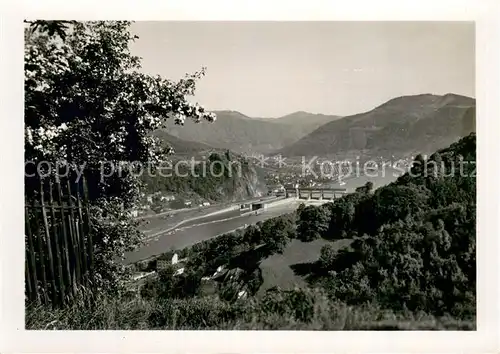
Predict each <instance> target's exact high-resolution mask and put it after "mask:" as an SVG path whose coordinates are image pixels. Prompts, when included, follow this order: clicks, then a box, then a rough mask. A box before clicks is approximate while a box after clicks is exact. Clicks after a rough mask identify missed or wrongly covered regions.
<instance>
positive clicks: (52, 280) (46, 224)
mask: <svg viewBox="0 0 500 354" xmlns="http://www.w3.org/2000/svg"><path fill="white" fill-rule="evenodd" d="M43 194H44V190H43V179H40V204H41V206H42V218H43V228H44V230H45V242H46V243H47V256H48V260H49V272H50V284H51V286H52V294H51V295H52V304H55V303H56V302H57V287H56V273H55V271H54V257H53V255H52V242H51V241H50V239H51V237H50V226H49V220H48V218H47V210H45V203H44V198H43Z"/></svg>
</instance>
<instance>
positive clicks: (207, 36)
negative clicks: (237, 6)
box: [132, 22, 475, 117]
mask: <svg viewBox="0 0 500 354" xmlns="http://www.w3.org/2000/svg"><path fill="white" fill-rule="evenodd" d="M132 31H133V33H135V34H137V35H138V36H139V37H140V38H139V39H138V40H137V41H136V42H135V43H134V44H133V45H132V53H133V54H135V55H139V56H141V57H142V58H143V61H142V63H143V69H144V71H145V72H147V73H151V74H160V75H162V76H164V77H168V78H171V79H179V78H181V77H182V76H183V75H184V74H185V73H187V72H194V71H197V70H199V69H200V68H201V67H202V66H205V67H207V75H206V76H205V77H204V78H203V79H202V80H201V81H200V82H199V83H198V86H197V94H196V100H197V101H198V102H199V103H201V104H203V105H204V106H205V107H206V108H207V109H210V110H217V109H229V110H236V111H240V112H241V113H244V114H246V115H249V116H254V117H277V116H282V115H285V114H288V113H292V112H295V111H300V110H302V111H308V112H312V113H324V114H338V115H349V114H355V113H360V112H363V111H367V110H370V109H372V108H374V107H375V106H378V105H379V104H382V103H384V102H385V101H387V100H389V99H391V98H394V97H397V96H402V95H411V94H420V93H434V94H445V93H449V92H452V93H456V94H462V95H466V96H471V97H475V91H474V86H475V85H474V82H475V74H474V73H475V51H474V41H475V39H474V37H475V34H474V24H473V23H464V22H462V23H457V22H434V23H430V22H406V23H405V22H136V23H135V24H133V25H132Z"/></svg>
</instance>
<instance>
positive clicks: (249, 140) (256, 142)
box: [167, 111, 338, 153]
mask: <svg viewBox="0 0 500 354" xmlns="http://www.w3.org/2000/svg"><path fill="white" fill-rule="evenodd" d="M215 113H216V115H217V120H216V121H215V122H213V123H208V122H200V123H194V122H192V121H189V120H187V121H186V123H185V125H184V126H183V127H179V126H175V125H173V126H172V127H171V128H169V129H168V130H167V132H168V134H170V135H173V136H175V137H178V138H180V139H183V140H188V141H196V142H200V143H203V144H207V145H210V146H213V147H216V148H221V149H230V150H232V151H236V152H261V153H265V152H270V151H273V150H276V149H280V148H282V147H284V146H286V145H290V144H293V143H294V142H296V141H298V140H299V139H300V138H302V137H304V136H305V135H307V134H309V133H311V132H312V131H314V130H315V129H316V128H318V127H319V126H321V125H322V124H324V123H326V122H329V121H331V120H335V119H337V118H338V117H337V116H328V115H321V114H311V113H307V112H296V113H292V114H290V115H287V116H284V117H280V118H250V117H248V116H246V115H244V114H242V113H240V112H236V111H215Z"/></svg>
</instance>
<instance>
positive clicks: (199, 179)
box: [143, 151, 266, 201]
mask: <svg viewBox="0 0 500 354" xmlns="http://www.w3.org/2000/svg"><path fill="white" fill-rule="evenodd" d="M178 161H179V160H175V159H174V160H173V165H174V166H175V165H176V164H178V165H177V169H178V173H174V169H172V170H171V171H170V174H168V175H167V174H163V175H162V174H160V173H159V171H158V173H155V174H154V175H153V174H152V175H148V174H144V175H143V182H144V185H145V191H146V192H147V193H156V192H161V193H167V194H174V195H178V196H183V197H192V196H194V197H196V198H201V199H204V200H210V201H232V200H242V199H246V198H249V197H255V196H260V195H262V194H264V193H265V192H266V185H265V182H264V180H263V176H261V173H260V171H259V168H258V167H257V166H254V165H252V164H251V163H249V162H248V161H246V160H245V159H244V158H243V157H241V156H239V155H236V154H233V153H231V152H229V151H226V152H224V153H223V152H213V153H211V154H210V155H209V156H208V158H206V159H196V162H199V163H198V164H197V165H194V166H193V167H192V166H191V163H192V162H190V161H189V160H188V161H183V162H188V163H189V164H188V163H182V164H180V163H178ZM211 166H212V167H211ZM174 168H175V167H174ZM211 168H212V170H211Z"/></svg>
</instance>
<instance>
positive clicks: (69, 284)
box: [57, 181, 74, 295]
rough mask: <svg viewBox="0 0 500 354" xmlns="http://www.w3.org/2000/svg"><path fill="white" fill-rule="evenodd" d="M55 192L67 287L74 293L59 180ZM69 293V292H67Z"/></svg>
mask: <svg viewBox="0 0 500 354" xmlns="http://www.w3.org/2000/svg"><path fill="white" fill-rule="evenodd" d="M57 194H58V199H59V204H60V206H61V226H62V229H63V247H64V256H65V262H64V263H65V264H66V267H65V268H66V278H67V280H68V287H69V289H71V291H72V293H73V294H74V286H73V283H74V277H73V273H72V272H71V269H72V267H71V259H70V256H69V241H68V230H67V229H66V215H65V213H64V202H63V195H62V190H61V182H60V181H59V182H58V183H57ZM68 295H69V294H68Z"/></svg>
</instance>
